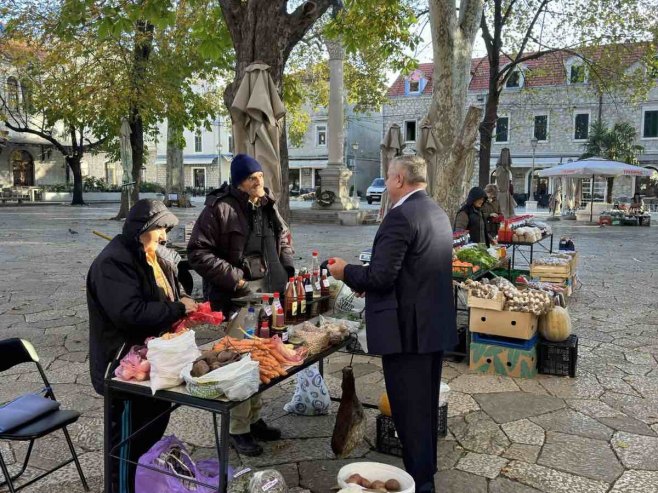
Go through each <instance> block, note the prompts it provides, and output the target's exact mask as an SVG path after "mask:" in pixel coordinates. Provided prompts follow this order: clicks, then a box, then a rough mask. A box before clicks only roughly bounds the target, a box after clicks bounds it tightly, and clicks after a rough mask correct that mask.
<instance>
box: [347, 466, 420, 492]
mask: <svg viewBox="0 0 658 493" xmlns="http://www.w3.org/2000/svg"><path fill="white" fill-rule="evenodd" d="M352 474H360V475H361V476H363V477H364V478H366V479H367V480H368V481H377V480H379V481H384V482H385V481H388V480H389V479H396V480H397V481H398V482H399V483H400V491H399V492H398V493H414V492H415V491H416V484H415V483H414V479H413V478H412V477H411V476H410V475H409V474H407V473H406V472H405V471H403V470H402V469H400V468H399V467H395V466H390V465H388V464H382V463H381V462H353V463H352V464H347V465H346V466H343V467H342V468H341V470H340V471H338V486H340V487H341V488H347V486H348V484H347V483H346V482H345V481H346V480H347V478H349V477H350V476H351V475H352Z"/></svg>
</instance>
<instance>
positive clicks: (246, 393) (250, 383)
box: [181, 354, 260, 401]
mask: <svg viewBox="0 0 658 493" xmlns="http://www.w3.org/2000/svg"><path fill="white" fill-rule="evenodd" d="M191 372H192V363H189V364H187V365H186V366H185V367H184V368H183V370H182V371H181V377H182V378H183V380H185V382H187V384H188V386H190V385H191V386H194V385H196V386H199V385H204V384H205V385H207V384H212V387H214V388H216V389H217V390H218V391H219V395H225V396H226V398H227V399H229V400H231V401H243V400H245V399H247V398H249V397H251V396H252V395H254V394H255V393H256V392H258V387H259V386H260V368H259V365H258V361H253V360H252V359H251V356H250V355H248V354H247V355H246V356H243V358H242V359H241V360H240V361H236V362H235V363H231V364H230V365H226V366H222V367H221V368H217V369H216V370H213V371H211V372H209V373H206V374H205V375H203V376H201V377H193V376H192V375H191ZM209 398H210V396H209Z"/></svg>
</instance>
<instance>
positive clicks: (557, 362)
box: [537, 334, 578, 378]
mask: <svg viewBox="0 0 658 493" xmlns="http://www.w3.org/2000/svg"><path fill="white" fill-rule="evenodd" d="M537 353H538V354H537V359H538V363H537V366H538V371H539V373H543V374H545V375H559V376H567V377H572V378H573V377H575V376H576V366H577V363H578V336H577V335H575V334H571V335H570V336H569V338H568V339H567V340H566V341H562V342H550V341H547V340H545V339H541V340H540V341H539V344H538V345H537Z"/></svg>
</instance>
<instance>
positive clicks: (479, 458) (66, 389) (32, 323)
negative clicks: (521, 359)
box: [0, 206, 658, 493]
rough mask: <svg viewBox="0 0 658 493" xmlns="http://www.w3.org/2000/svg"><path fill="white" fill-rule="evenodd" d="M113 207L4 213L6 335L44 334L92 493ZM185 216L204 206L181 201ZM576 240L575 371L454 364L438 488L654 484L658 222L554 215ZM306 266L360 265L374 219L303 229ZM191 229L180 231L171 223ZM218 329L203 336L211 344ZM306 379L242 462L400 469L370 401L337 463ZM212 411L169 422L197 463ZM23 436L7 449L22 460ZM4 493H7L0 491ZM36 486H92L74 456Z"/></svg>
mask: <svg viewBox="0 0 658 493" xmlns="http://www.w3.org/2000/svg"><path fill="white" fill-rule="evenodd" d="M115 212H116V206H95V207H85V208H72V207H67V206H43V207H29V208H28V207H24V208H20V207H3V208H0V262H1V264H0V265H1V266H2V281H3V282H2V287H0V327H2V335H3V337H16V336H18V337H23V338H26V339H29V340H30V341H32V342H33V343H34V345H35V347H36V348H37V351H38V352H39V354H40V356H41V359H42V363H43V365H44V367H45V368H46V371H47V374H48V376H49V378H50V379H51V382H52V383H53V386H54V390H55V393H56V395H57V397H58V398H59V400H60V401H61V402H62V405H63V407H64V408H72V409H77V410H79V411H81V412H82V417H81V418H80V420H79V421H78V422H77V423H76V424H75V425H74V426H71V435H72V437H73V440H74V442H75V445H76V447H77V450H78V452H79V453H80V457H81V461H82V465H83V468H84V470H85V472H86V474H87V478H88V479H89V481H90V485H91V487H92V491H94V492H100V491H102V474H103V470H102V464H103V462H102V433H103V430H102V422H103V417H102V405H103V402H102V399H101V398H100V397H99V396H97V395H96V394H95V393H94V391H93V389H92V387H91V385H90V380H89V375H88V361H87V344H88V334H87V333H88V322H87V320H88V316H87V307H86V303H85V292H84V279H85V275H86V272H87V269H88V266H89V264H90V262H91V261H92V259H93V258H94V256H95V255H96V254H97V253H98V252H99V251H100V249H101V248H102V247H103V246H104V245H105V240H103V239H101V238H98V237H96V236H95V235H93V234H92V233H91V231H92V230H94V229H96V230H100V231H102V232H105V233H107V234H110V235H114V234H116V233H117V232H119V230H120V228H121V224H120V223H117V222H115V221H111V220H110V218H111V217H112V215H113V214H114V213H115ZM176 213H177V214H178V215H179V217H180V218H181V219H182V221H181V222H183V223H184V222H187V221H189V220H192V219H194V218H195V217H196V216H197V215H198V213H199V208H195V209H188V210H184V211H181V212H178V211H176ZM553 225H554V228H555V230H556V231H557V233H559V234H570V235H572V236H573V237H574V239H575V242H576V245H577V247H578V250H579V251H580V254H581V263H580V267H579V277H580V281H581V282H582V286H581V287H580V289H579V290H577V291H576V293H575V295H574V296H573V298H572V299H571V301H570V312H571V316H572V319H573V325H574V328H575V332H576V333H577V334H578V335H579V337H580V348H579V359H578V376H577V377H576V378H575V379H570V378H564V377H553V376H545V375H539V376H538V377H537V378H536V379H533V380H522V379H515V378H506V377H498V376H484V375H474V374H470V373H469V371H468V368H467V366H466V365H465V364H464V363H454V362H447V363H445V366H444V372H443V376H444V380H445V381H447V382H448V383H449V385H450V387H451V389H452V392H451V395H450V400H449V433H448V436H447V437H446V438H444V439H441V440H440V441H439V455H440V458H439V469H440V472H439V473H438V474H437V476H436V483H437V491H440V492H447V493H448V492H449V493H460V492H463V493H480V492H482V493H484V492H487V493H529V492H553V493H562V492H565V493H566V492H569V493H573V492H583V493H594V492H615V493H622V492H624V493H645V492H646V493H655V492H656V491H658V337H657V336H658V321H657V319H656V316H655V309H656V306H657V305H658V304H657V303H656V292H658V268H657V267H656V266H657V264H658V250H657V249H656V244H657V240H658V229H657V228H656V227H653V228H637V227H635V228H633V227H625V228H623V227H609V228H598V227H592V226H578V225H576V224H574V223H572V222H561V223H553ZM293 227H294V229H293V232H294V238H295V245H296V247H297V253H298V257H299V261H300V262H307V261H308V260H309V257H310V252H311V250H312V249H313V248H319V249H320V253H321V256H326V255H328V254H331V255H340V256H343V257H345V258H347V259H348V260H350V261H354V262H356V261H357V258H356V257H357V255H358V252H359V251H360V250H361V249H362V248H365V247H368V246H370V243H371V241H372V238H373V236H374V234H375V231H376V226H363V227H339V226H333V225H312V224H298V225H293ZM174 233H175V234H178V235H180V234H181V233H180V231H179V232H176V231H175V232H174ZM212 338H213V333H212V332H211V331H209V330H206V331H203V330H201V331H199V340H200V341H203V340H210V339H212ZM349 362H350V356H349V355H344V354H339V355H337V356H335V357H333V358H331V359H330V361H329V362H328V364H327V366H326V369H327V373H328V374H327V377H326V381H327V384H328V386H329V387H330V389H331V390H332V392H333V393H334V395H337V394H338V393H339V389H340V370H341V368H342V367H343V366H345V365H346V364H348V363H349ZM353 366H354V370H355V374H356V376H357V390H358V394H359V397H360V398H361V400H362V401H364V402H371V403H376V402H377V399H378V397H379V395H380V393H381V391H382V389H383V378H382V373H381V363H380V361H379V359H377V358H374V357H368V356H358V357H355V358H354V364H353ZM38 382H39V378H38V374H37V373H36V372H35V371H33V369H32V368H29V369H28V368H23V367H16V368H14V369H12V370H9V371H7V372H5V373H3V375H2V380H0V402H3V401H5V400H7V399H9V398H11V397H13V396H15V395H17V394H18V393H22V392H25V391H28V390H30V389H34V390H37V389H38V388H39V384H38ZM293 390H294V381H290V382H286V383H284V384H282V385H280V386H278V387H276V388H274V389H271V390H270V391H268V392H267V393H266V394H265V396H264V398H265V401H266V405H265V408H264V417H265V418H266V419H267V420H268V421H269V422H272V423H273V424H275V425H277V426H279V427H280V428H281V429H282V430H283V437H284V438H283V440H281V441H280V442H277V443H273V444H266V445H265V450H266V452H265V454H264V455H263V456H261V457H259V458H251V459H250V458H246V457H238V456H237V454H235V453H234V452H231V463H232V464H233V465H238V464H248V465H253V466H257V467H264V466H274V467H276V468H277V469H278V470H280V471H281V472H282V473H283V474H284V476H285V477H286V480H287V482H288V484H289V486H291V487H294V491H305V490H310V491H313V492H329V491H331V488H332V487H333V486H334V485H335V477H336V473H337V471H338V470H339V469H340V467H342V466H343V465H344V464H347V463H349V462H351V461H354V460H373V461H381V462H388V463H391V464H395V465H401V460H400V459H398V458H396V457H392V456H387V455H383V454H380V453H378V452H376V451H374V449H373V447H374V440H375V416H376V414H377V413H376V411H371V410H368V411H367V414H368V434H367V442H366V443H364V444H362V445H361V446H359V447H358V448H357V449H356V450H355V451H354V452H353V453H352V455H351V457H350V458H349V459H345V460H336V459H334V458H333V454H332V452H331V448H330V438H329V437H330V436H331V434H332V430H333V425H334V420H335V412H336V409H337V404H335V403H334V404H332V414H331V415H329V416H325V417H316V418H310V417H308V418H305V417H296V416H290V415H287V414H286V413H285V412H284V411H283V404H284V403H285V402H287V401H288V400H289V399H290V397H291V395H292V393H293ZM211 426H212V420H211V418H210V416H209V415H208V414H207V413H202V412H196V411H193V410H189V409H181V410H178V411H176V412H175V413H174V414H173V416H172V420H171V425H170V429H169V432H171V433H175V434H176V435H177V436H179V437H180V438H182V439H183V440H185V441H186V442H187V443H188V444H189V445H190V447H191V448H192V450H193V452H194V455H195V456H196V457H208V456H211V455H212V454H213V453H214V449H213V445H214V439H213V434H212V431H211ZM25 450H26V446H25V445H24V444H18V445H14V444H12V445H9V444H7V443H2V444H0V452H2V454H3V456H4V457H5V458H6V459H7V460H8V462H9V463H10V464H12V466H11V467H12V468H14V469H13V470H15V468H16V467H18V464H19V463H20V461H21V459H22V457H23V454H24V452H25ZM66 454H67V449H66V445H65V442H64V440H63V436H53V437H49V438H47V439H43V440H41V441H38V442H37V444H36V446H35V451H34V456H33V459H32V461H31V466H30V468H29V469H28V471H27V473H26V475H25V476H26V478H30V477H34V476H35V475H37V474H39V471H40V470H41V469H43V468H46V467H49V466H50V465H52V464H54V463H56V462H57V461H58V460H60V459H61V458H62V457H65V456H66ZM0 491H5V490H2V489H0ZM25 491H29V492H43V493H46V492H49V493H50V492H60V491H61V492H63V491H66V492H67V493H76V492H80V491H82V488H81V485H80V483H79V481H78V479H77V474H76V471H75V469H74V467H73V466H67V467H66V468H64V469H62V470H60V471H58V472H56V473H55V474H53V475H51V476H50V477H48V478H47V479H45V480H42V481H40V482H38V483H36V484H35V485H33V486H31V487H29V488H27V489H26V490H25Z"/></svg>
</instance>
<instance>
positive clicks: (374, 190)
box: [366, 178, 386, 204]
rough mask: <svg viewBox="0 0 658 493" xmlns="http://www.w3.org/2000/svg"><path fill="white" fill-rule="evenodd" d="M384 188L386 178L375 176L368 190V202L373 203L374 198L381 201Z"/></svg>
mask: <svg viewBox="0 0 658 493" xmlns="http://www.w3.org/2000/svg"><path fill="white" fill-rule="evenodd" d="M384 190H386V184H385V183H384V178H375V179H374V180H373V181H372V183H371V184H370V186H369V187H368V189H367V190H366V200H367V201H368V203H369V204H372V202H373V201H374V200H377V201H380V202H381V200H382V194H383V193H384Z"/></svg>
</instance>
